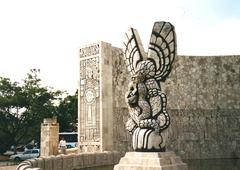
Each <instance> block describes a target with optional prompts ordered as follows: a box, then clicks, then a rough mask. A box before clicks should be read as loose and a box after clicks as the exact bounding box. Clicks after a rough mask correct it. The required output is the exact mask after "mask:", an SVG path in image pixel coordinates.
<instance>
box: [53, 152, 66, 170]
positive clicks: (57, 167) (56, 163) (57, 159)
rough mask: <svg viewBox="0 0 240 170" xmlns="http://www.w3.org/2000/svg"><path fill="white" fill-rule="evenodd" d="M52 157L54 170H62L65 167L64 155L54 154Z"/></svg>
mask: <svg viewBox="0 0 240 170" xmlns="http://www.w3.org/2000/svg"><path fill="white" fill-rule="evenodd" d="M52 159H53V170H62V169H63V158H62V155H57V156H54V157H53V158H52Z"/></svg>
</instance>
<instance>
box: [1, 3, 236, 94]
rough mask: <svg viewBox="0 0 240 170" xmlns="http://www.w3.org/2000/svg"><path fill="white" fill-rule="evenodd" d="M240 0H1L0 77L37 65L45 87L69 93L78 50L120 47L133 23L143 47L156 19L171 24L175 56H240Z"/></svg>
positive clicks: (17, 75)
mask: <svg viewBox="0 0 240 170" xmlns="http://www.w3.org/2000/svg"><path fill="white" fill-rule="evenodd" d="M239 9H240V1H239V0H167V1H166V0H41V1H40V0H21V1H19V0H5V1H4V0H2V1H0V76H1V77H8V78H10V79H11V80H12V81H21V80H22V79H23V78H24V77H25V76H26V74H27V73H28V72H29V70H30V69H33V68H36V69H40V70H41V71H40V75H39V76H40V78H41V79H42V84H43V85H44V86H50V87H53V88H54V89H58V90H63V91H64V90H66V91H67V92H68V93H69V94H74V92H75V91H76V89H77V85H78V78H79V74H78V70H79V49H80V47H82V46H85V45H87V44H91V43H95V42H99V41H105V42H108V43H111V44H112V46H115V47H120V48H122V47H123V39H124V33H125V31H127V29H128V28H130V27H133V28H136V29H137V30H138V32H139V34H140V37H141V39H142V42H143V45H144V47H145V49H147V46H148V41H149V38H150V33H151V30H152V26H153V23H154V22H155V21H168V22H171V23H172V24H173V25H174V26H175V30H176V34H177V52H178V54H179V55H240V43H239V41H240V10H239Z"/></svg>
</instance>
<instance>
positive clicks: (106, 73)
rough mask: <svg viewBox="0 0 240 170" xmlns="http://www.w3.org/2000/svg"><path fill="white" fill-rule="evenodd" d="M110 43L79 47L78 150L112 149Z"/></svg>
mask: <svg viewBox="0 0 240 170" xmlns="http://www.w3.org/2000/svg"><path fill="white" fill-rule="evenodd" d="M119 50H120V49H118V48H114V47H112V46H111V44H109V43H105V42H98V43H94V44H89V45H86V46H84V47H82V48H80V57H79V58H80V62H79V65H80V70H79V71H80V76H79V93H78V102H79V103H78V141H79V142H78V144H79V152H102V151H111V150H113V144H114V142H113V80H112V74H113V73H112V72H113V66H112V62H113V58H114V57H115V53H116V51H119Z"/></svg>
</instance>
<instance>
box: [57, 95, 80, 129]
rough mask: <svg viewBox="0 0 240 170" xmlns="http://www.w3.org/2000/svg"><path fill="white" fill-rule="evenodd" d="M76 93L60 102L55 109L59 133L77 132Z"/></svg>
mask: <svg viewBox="0 0 240 170" xmlns="http://www.w3.org/2000/svg"><path fill="white" fill-rule="evenodd" d="M77 106H78V93H77V91H76V93H75V94H74V95H68V94H67V96H66V97H65V98H63V99H62V100H61V101H60V104H59V106H58V107H57V118H58V122H59V125H60V132H73V131H77V116H78V115H77Z"/></svg>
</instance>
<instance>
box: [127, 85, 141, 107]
mask: <svg viewBox="0 0 240 170" xmlns="http://www.w3.org/2000/svg"><path fill="white" fill-rule="evenodd" d="M128 89H129V90H128V92H127V93H126V96H125V100H126V102H127V103H128V104H129V105H134V104H137V102H138V90H137V83H136V82H133V81H131V82H130V83H129V88H128Z"/></svg>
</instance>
